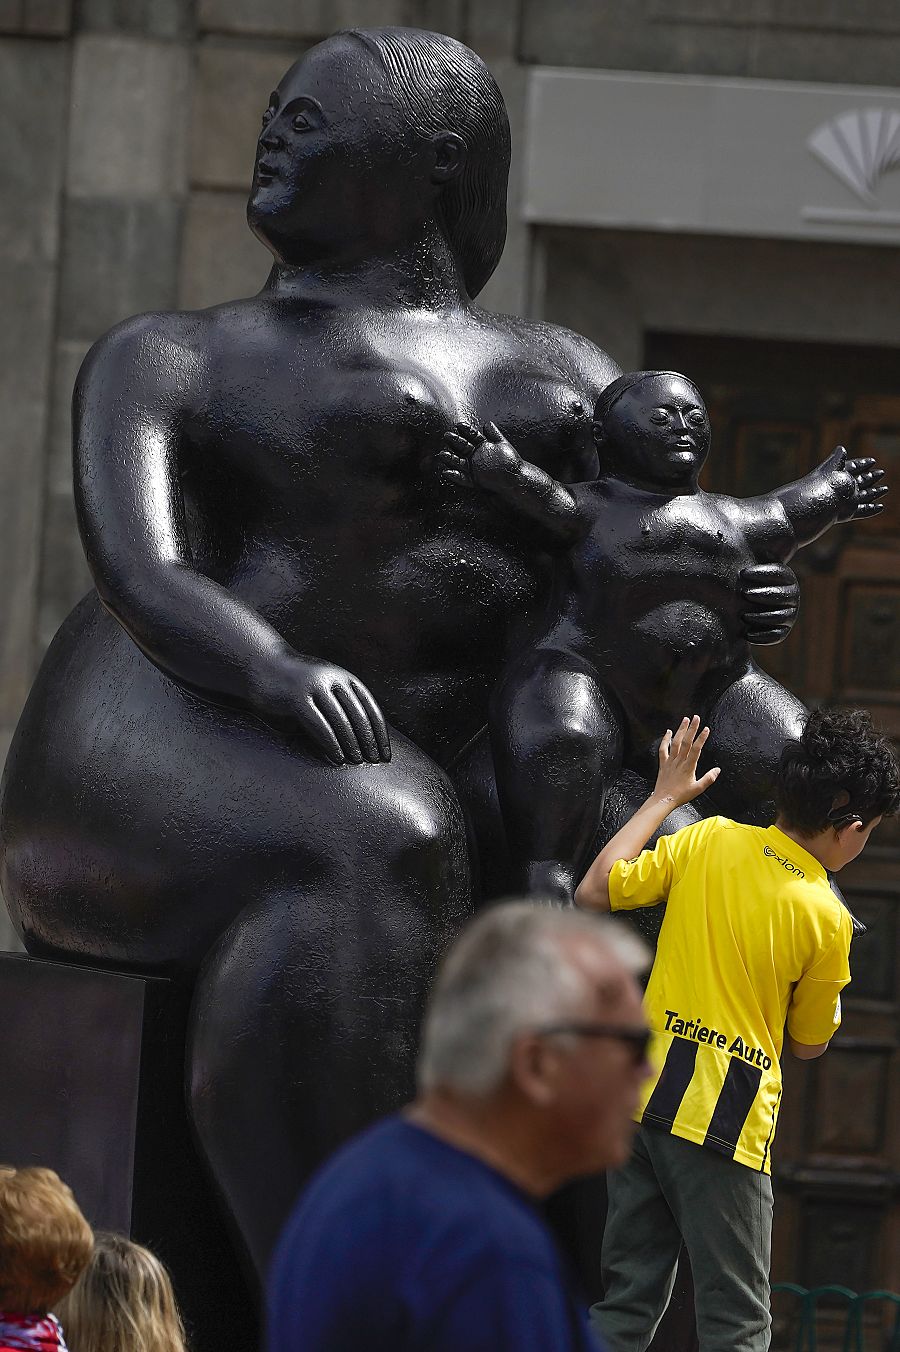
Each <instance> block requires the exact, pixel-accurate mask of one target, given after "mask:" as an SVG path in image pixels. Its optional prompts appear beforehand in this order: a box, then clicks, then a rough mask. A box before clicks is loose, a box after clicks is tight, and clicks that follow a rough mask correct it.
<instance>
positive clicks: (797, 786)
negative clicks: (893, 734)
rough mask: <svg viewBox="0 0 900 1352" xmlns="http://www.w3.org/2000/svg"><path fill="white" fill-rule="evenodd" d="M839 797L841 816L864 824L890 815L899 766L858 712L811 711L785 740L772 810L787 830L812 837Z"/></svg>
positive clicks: (899, 793) (897, 796)
mask: <svg viewBox="0 0 900 1352" xmlns="http://www.w3.org/2000/svg"><path fill="white" fill-rule="evenodd" d="M848 795H849V797H847V796H848ZM845 798H846V799H847V801H846V808H847V812H848V813H855V814H857V815H858V816H860V817H861V818H862V821H863V825H864V826H868V824H869V822H871V821H874V819H875V818H876V817H881V816H887V817H890V816H894V815H895V814H896V813H897V812H898V811H900V766H898V764H897V757H896V754H895V752H894V749H893V747H892V746H891V744H890V742H889V741H888V739H887V738H886V737H884V736H882V735H881V734H880V733H879V732H878V731H877V729H876V728H875V726H874V725H873V723H872V719H871V718H870V716H869V714H868V713H866V711H865V710H864V709H816V710H815V711H814V712H813V713H811V714H810V716H809V718H808V719H807V722H806V726H805V727H804V729H803V732H802V734H801V736H800V740H799V742H788V744H787V746H786V747H785V748H784V751H783V752H782V754H781V765H780V766H779V769H778V779H777V782H776V785H775V800H776V802H777V804H778V811H779V813H780V815H781V816H782V817H783V819H784V822H785V824H786V825H787V826H790V827H793V829H794V830H795V831H799V832H801V834H803V835H806V836H814V835H817V834H818V832H819V831H824V829H825V828H826V827H827V826H828V825H829V824H830V823H829V817H828V814H829V813H830V812H831V811H832V809H833V808H835V807H836V806H838V805H839V804H840V805H843V802H844V799H845Z"/></svg>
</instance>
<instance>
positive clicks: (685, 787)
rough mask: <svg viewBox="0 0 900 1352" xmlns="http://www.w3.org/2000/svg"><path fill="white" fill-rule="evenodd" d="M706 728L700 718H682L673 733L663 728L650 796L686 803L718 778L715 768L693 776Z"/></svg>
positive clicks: (717, 770) (704, 740)
mask: <svg viewBox="0 0 900 1352" xmlns="http://www.w3.org/2000/svg"><path fill="white" fill-rule="evenodd" d="M707 737H709V728H702V729H701V727H700V719H699V718H698V717H697V715H696V714H694V717H693V718H683V719H682V720H681V723H680V724H679V726H678V727H677V728H676V730H675V732H674V734H673V732H672V729H671V728H666V731H665V735H664V736H663V739H662V741H661V742H660V744H659V773H658V775H657V776H656V787H655V789H654V790H653V796H654V798H664V799H666V800H667V801H671V803H672V805H673V806H679V805H680V804H682V803H689V802H690V801H691V799H692V798H698V797H699V796H700V794H701V793H705V792H706V790H707V789H709V788H711V787H712V785H713V784H715V782H716V780H717V779H718V778H719V767H718V766H714V768H713V769H712V770H707V772H706V774H705V775H703V776H702V777H701V778H700V779H698V778H697V762H698V761H699V759H700V752H701V751H702V750H703V748H704V746H705V745H706V739H707Z"/></svg>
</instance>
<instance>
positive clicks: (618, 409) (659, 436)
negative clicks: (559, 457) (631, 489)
mask: <svg viewBox="0 0 900 1352" xmlns="http://www.w3.org/2000/svg"><path fill="white" fill-rule="evenodd" d="M605 432H606V441H605V443H604V445H603V446H602V448H601V451H600V456H601V463H602V464H603V467H604V469H605V470H606V471H607V472H608V473H612V474H616V475H621V476H622V477H623V478H626V479H629V480H630V481H632V482H633V483H636V484H639V485H641V486H642V487H647V488H658V489H662V490H666V489H675V490H681V491H684V490H686V489H691V488H695V487H696V485H697V479H698V476H699V474H700V471H701V470H702V468H703V466H704V464H705V462H706V457H707V455H708V454H709V418H708V417H707V413H706V408H705V407H704V404H703V400H702V399H701V398H700V396H699V395H698V393H697V391H696V390H695V389H694V387H693V385H691V384H690V383H689V382H688V381H686V380H683V379H682V378H681V377H680V376H674V375H673V376H669V375H659V376H650V377H648V379H646V380H642V381H640V382H639V383H638V384H636V385H632V386H631V388H630V389H628V390H626V391H625V392H624V394H622V395H620V396H619V398H618V399H617V400H616V402H615V403H614V404H613V406H612V408H611V409H610V411H609V413H608V414H607V416H606V420H605Z"/></svg>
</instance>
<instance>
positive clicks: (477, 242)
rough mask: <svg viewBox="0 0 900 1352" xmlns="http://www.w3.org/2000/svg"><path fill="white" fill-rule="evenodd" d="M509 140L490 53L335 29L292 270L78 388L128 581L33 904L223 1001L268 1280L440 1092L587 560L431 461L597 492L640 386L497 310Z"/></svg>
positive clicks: (60, 953) (183, 323) (56, 706)
mask: <svg viewBox="0 0 900 1352" xmlns="http://www.w3.org/2000/svg"><path fill="white" fill-rule="evenodd" d="M508 164H509V131H508V123H507V119H506V113H505V109H504V106H503V101H502V98H501V96H500V93H499V90H498V89H497V86H496V84H495V82H494V80H493V78H492V76H491V75H490V72H489V71H488V70H487V68H486V67H485V66H484V64H483V63H482V62H481V61H480V60H479V58H478V57H476V56H475V55H474V54H473V53H472V52H470V51H469V50H468V49H467V48H465V47H463V46H462V45H461V44H460V43H458V42H455V41H454V40H453V39H450V38H446V37H442V36H441V35H438V34H432V33H425V32H420V31H418V30H407V29H379V30H372V31H367V32H363V31H357V32H352V33H344V34H339V35H337V36H336V37H333V38H330V39H328V40H327V41H326V42H324V43H322V44H320V45H319V46H318V47H315V48H313V49H312V50H311V51H310V52H308V53H307V54H306V55H305V56H304V57H303V58H302V59H301V60H300V61H299V62H298V63H297V64H296V65H294V66H293V67H292V68H291V69H290V70H289V71H288V72H287V74H286V75H285V77H284V79H283V80H282V81H281V82H280V84H279V86H278V89H277V90H276V91H275V92H274V94H273V95H272V97H271V99H270V100H269V104H268V107H267V108H266V110H265V114H264V118H263V127H262V130H261V133H260V138H259V145H258V151H257V162H256V168H255V172H254V179H253V186H252V190H251V197H250V202H249V205H248V219H249V222H250V225H251V227H252V229H253V230H254V231H255V232H256V233H257V234H258V236H259V237H260V238H261V239H262V240H263V241H264V242H265V243H266V244H267V246H268V247H269V249H270V250H271V252H272V254H273V257H274V264H273V268H272V271H271V274H270V277H269V280H268V282H267V284H266V286H265V287H264V289H263V291H262V292H261V293H260V294H259V295H258V296H255V297H253V298H251V299H248V300H240V301H235V302H233V303H229V304H224V305H219V306H216V307H214V308H213V309H210V310H207V311H202V312H198V313H187V314H172V313H165V314H153V315H144V316H140V317H139V318H137V319H134V320H131V321H128V322H126V323H125V324H123V325H120V326H119V327H118V328H116V329H115V330H113V331H112V332H111V333H110V334H109V335H107V336H106V337H105V338H103V339H102V340H101V341H100V342H99V343H98V344H97V345H96V346H95V348H94V349H93V350H92V352H91V353H90V354H89V356H88V358H87V360H86V362H85V365H84V367H83V369H82V372H81V375H80V377H79V381H78V386H77V389H76V395H75V436H76V441H75V474H76V501H77V509H78V514H79V521H80V525H81V529H82V534H83V538H84V542H85V548H86V551H87V555H88V558H89V561H90V564H91V568H92V571H93V575H94V578H95V582H96V592H95V593H91V594H90V595H89V596H88V597H86V598H85V600H84V601H83V602H82V603H81V604H80V605H79V606H78V607H77V608H76V610H75V611H74V612H73V613H72V614H71V615H70V616H69V618H68V619H67V620H66V622H65V623H64V625H63V626H62V628H61V630H60V632H59V634H58V635H57V637H56V639H55V640H54V642H53V644H52V645H51V648H50V650H49V652H48V654H47V656H46V659H45V661H44V663H43V666H42V668H41V671H40V673H39V675H38V678H37V680H36V682H35V686H34V689H33V691H32V693H31V696H30V698H29V701H28V704H27V706H26V709H25V711H24V714H23V716H22V720H21V723H20V725H19V728H18V730H17V733H16V736H15V738H14V741H13V745H12V748H11V752H10V756H9V760H8V762H7V769H6V773H5V778H4V787H3V800H2V820H0V831H2V849H3V858H2V881H3V887H4V892H5V894H6V897H7V899H8V902H9V905H10V909H11V912H12V913H13V916H14V918H15V920H16V923H17V925H18V927H19V929H20V931H21V933H22V934H23V936H24V937H25V941H26V944H27V946H28V949H29V951H30V952H32V953H34V954H38V955H42V956H47V957H55V958H62V959H66V960H71V961H75V962H87V963H93V964H95V965H105V966H108V967H112V968H115V969H119V970H125V971H129V970H130V971H138V972H149V973H162V974H167V975H169V976H172V977H173V978H174V979H176V980H177V981H179V982H180V983H182V984H183V986H184V988H185V989H186V990H188V989H192V988H193V990H194V996H193V1013H192V1026H191V1036H190V1042H189V1047H188V1075H189V1084H190V1092H191V1107H192V1112H193V1118H194V1125H195V1128H196V1131H197V1135H198V1138H199V1140H200V1142H201V1145H202V1148H203V1150H204V1153H205V1155H206V1157H207V1160H208V1162H209V1165H210V1168H211V1170H212V1173H213V1175H214V1177H215V1179H216V1181H217V1183H218V1186H219V1188H220V1190H221V1193H222V1195H223V1197H224V1199H225V1202H226V1204H227V1207H228V1209H229V1211H230V1213H231V1217H232V1219H233V1222H234V1226H235V1229H236V1230H237V1232H238V1233H239V1234H240V1236H241V1238H242V1242H243V1244H244V1246H245V1247H246V1249H247V1251H248V1252H249V1254H250V1256H251V1257H252V1260H253V1262H254V1264H255V1265H256V1267H257V1269H258V1270H260V1271H261V1270H262V1269H263V1268H264V1266H265V1263H266V1260H267V1257H268V1253H269V1250H270V1248H271V1245H272V1243H273V1241H274V1238H275V1235H276V1233H277V1230H278V1228H279V1226H280V1223H281V1221H282V1218H283V1216H284V1214H285V1212H286V1209H287V1207H288V1205H289V1202H290V1198H291V1195H292V1193H293V1191H294V1190H295V1189H296V1187H297V1185H298V1184H299V1183H300V1181H301V1180H302V1178H303V1177H304V1176H305V1174H306V1172H307V1171H308V1169H309V1168H310V1167H311V1166H312V1165H313V1164H314V1163H315V1162H317V1161H318V1159H320V1158H321V1157H322V1155H323V1154H324V1153H325V1152H326V1151H327V1150H328V1149H329V1148H330V1147H331V1146H333V1145H334V1144H335V1143H336V1141H338V1140H339V1139H341V1138H343V1137H345V1136H346V1135H348V1134H349V1133H351V1132H352V1131H354V1130H355V1129H356V1128H357V1127H358V1126H360V1125H362V1124H363V1123H364V1122H366V1121H368V1120H369V1119H370V1118H371V1117H372V1116H374V1115H376V1114H377V1113H378V1112H380V1111H383V1110H385V1109H387V1108H390V1107H394V1106H395V1105H396V1104H397V1103H398V1102H399V1101H401V1100H402V1098H403V1097H404V1096H405V1095H406V1094H407V1093H408V1091H409V1087H410V1080H411V1077H410V1068H411V1063H412V1056H413V1050H414V1045H415V1038H416V1031H417V1024H418V1017H419V1010H420V1005H421V1000H422V995H423V991H424V988H425V986H426V984H427V981H428V978H429V976H430V973H431V970H432V966H433V963H434V960H435V958H436V955H437V953H438V951H439V950H440V948H441V947H442V946H443V944H444V943H445V941H446V939H447V938H448V937H449V936H450V934H451V933H452V932H453V931H454V930H455V929H456V927H457V926H458V925H459V923H460V922H461V920H462V919H463V918H464V917H465V916H466V915H467V914H468V913H469V911H470V908H471V905H472V891H473V888H472V887H471V886H470V877H469V871H470V864H471V865H472V867H473V869H474V871H475V872H476V875H477V873H478V869H479V866H480V869H481V878H480V881H479V879H478V877H477V876H476V879H475V884H474V891H475V893H476V895H484V894H485V893H491V892H494V893H496V892H497V891H498V890H501V889H502V888H504V887H505V886H506V885H507V883H508V880H507V878H506V876H505V875H504V873H503V869H502V867H498V866H497V860H498V859H501V856H500V854H499V853H497V852H495V851H494V850H492V849H487V848H486V847H484V845H482V848H481V849H480V850H479V849H478V842H485V841H491V840H495V839H497V838H498V836H497V829H498V824H497V816H496V810H495V806H494V804H493V789H492V779H493V770H492V765H491V759H490V748H489V743H488V738H487V735H486V733H485V731H484V729H485V725H486V722H487V713H488V695H489V691H490V689H491V686H492V685H493V683H494V681H495V679H496V677H497V676H498V674H499V673H500V671H501V669H502V668H503V665H504V662H505V661H506V659H507V656H508V654H509V653H510V652H511V651H512V649H513V648H514V646H515V645H516V644H517V643H518V642H520V641H521V639H522V636H523V635H525V634H527V632H528V630H529V626H530V625H532V624H533V623H534V621H535V618H536V617H537V616H538V615H539V614H540V613H541V608H542V597H543V593H544V590H545V588H546V586H547V583H548V579H549V577H550V573H551V569H552V565H551V560H550V557H549V555H543V554H537V555H536V553H535V550H534V542H533V540H532V538H531V535H530V532H524V533H523V532H522V530H521V528H520V526H519V523H518V522H515V521H513V520H510V521H508V522H503V521H501V522H498V521H497V520H496V519H495V516H494V513H493V510H492V508H491V505H490V504H489V503H482V502H481V501H480V500H479V499H478V498H477V497H475V496H474V495H470V496H468V497H457V498H453V499H451V498H448V495H447V494H446V492H445V491H444V485H443V484H442V482H441V479H440V474H439V472H438V470H437V467H436V466H435V465H434V455H433V452H434V450H435V448H436V447H438V446H439V445H440V443H441V439H442V437H443V435H444V433H445V432H446V431H447V430H449V429H451V428H452V427H454V426H455V425H456V424H457V423H458V422H460V421H461V420H464V421H473V420H474V421H479V422H480V421H481V420H482V418H483V417H484V416H487V413H488V411H489V412H490V416H493V417H496V418H497V419H498V420H499V421H500V423H501V424H502V425H503V426H504V428H506V429H508V430H509V433H510V436H511V437H512V438H513V440H514V442H515V443H516V445H517V446H519V447H520V448H521V449H522V451H523V453H524V454H526V455H527V456H528V458H529V459H530V460H532V461H533V462H534V463H535V464H537V465H539V466H541V467H542V468H544V469H545V470H546V471H547V472H548V473H552V474H553V475H554V476H555V477H556V478H558V479H560V480H562V481H564V482H566V481H570V482H577V481H584V480H586V479H588V478H590V476H591V475H592V474H593V473H594V472H595V468H596V452H595V449H594V445H593V442H592V436H591V419H590V412H591V409H592V408H593V406H594V404H595V402H596V400H597V398H598V397H599V395H600V393H601V391H602V390H603V389H604V388H605V387H606V386H608V385H609V383H610V381H611V380H613V379H614V378H615V377H616V376H617V375H618V374H619V369H618V367H617V366H616V365H615V363H614V362H613V361H612V360H611V359H610V358H609V357H608V356H606V355H605V354H604V353H602V352H600V351H599V350H598V349H597V348H596V347H594V346H593V344H591V343H590V342H588V341H587V340H585V339H583V338H580V337H578V336H577V335H575V334H573V333H570V332H568V331H566V330H562V329H559V328H557V327H555V326H553V325H550V324H542V323H535V322H530V321H527V320H524V319H519V318H514V317H510V316H496V315H492V314H489V313H487V312H486V311H484V310H482V309H480V308H479V307H478V306H477V305H476V304H475V303H474V301H473V297H474V296H475V295H477V293H478V291H479V290H480V289H481V287H482V286H483V285H484V282H485V281H486V280H487V278H488V277H489V276H490V274H491V272H492V270H493V268H494V267H495V266H496V263H497V260H498V259H499V256H500V253H501V250H502V247H503V241H504V237H505V223H506V216H505V203H506V181H507V172H508ZM745 597H746V601H747V609H748V612H749V615H750V618H749V621H748V626H749V630H750V634H751V636H752V637H753V639H754V640H755V641H760V642H765V641H775V640H777V639H778V638H780V637H783V636H784V634H785V633H786V632H787V629H788V628H789V626H790V623H791V621H792V617H793V613H794V610H795V598H796V587H795V583H794V580H793V576H792V574H791V573H790V572H789V570H785V569H776V570H774V571H773V570H771V569H769V570H767V569H760V570H757V571H756V572H752V573H751V574H750V575H748V577H747V578H746V579H745ZM501 863H502V859H501ZM492 868H493V870H494V872H493V874H491V872H490V870H491V869H492ZM201 967H202V970H201ZM198 973H199V976H198Z"/></svg>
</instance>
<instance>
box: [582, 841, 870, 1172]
mask: <svg viewBox="0 0 900 1352" xmlns="http://www.w3.org/2000/svg"><path fill="white" fill-rule="evenodd" d="M609 897H610V905H611V908H612V910H614V911H620V910H630V909H632V908H634V907H638V906H653V905H655V904H657V903H658V902H660V901H667V903H668V904H667V906H666V913H665V918H664V920H663V924H662V929H661V930H660V935H659V942H658V945H657V950H656V958H655V960H654V963H653V970H652V972H651V974H650V980H649V982H648V984H647V992H646V995H645V1006H646V1011H647V1017H648V1020H649V1022H650V1026H651V1028H652V1029H653V1031H654V1034H655V1036H654V1038H653V1043H652V1045H651V1052H650V1059H651V1065H652V1069H653V1074H652V1076H651V1077H650V1079H648V1081H647V1083H646V1085H645V1087H644V1093H643V1096H642V1099H641V1104H640V1109H639V1111H638V1113H637V1117H638V1120H639V1121H640V1120H644V1121H645V1122H646V1123H647V1124H648V1125H653V1126H658V1127H662V1128H664V1129H665V1130H667V1131H671V1132H672V1133H673V1134H674V1135H676V1136H682V1137H684V1138H685V1139H686V1140H689V1141H695V1142H697V1143H698V1144H700V1145H707V1146H711V1147H712V1148H713V1149H714V1150H718V1151H720V1152H722V1153H723V1154H726V1155H730V1156H731V1157H732V1158H734V1159H735V1160H738V1161H739V1162H740V1163H741V1164H746V1165H748V1166H749V1167H750V1168H751V1169H759V1170H762V1171H763V1172H765V1173H770V1172H771V1145H772V1138H773V1136H774V1134H775V1123H776V1120H777V1117H778V1104H779V1101H780V1099H781V1065H780V1062H779V1057H780V1056H781V1047H782V1040H783V1036H784V1026H785V1020H786V1021H787V1026H788V1031H789V1032H790V1034H791V1036H792V1037H793V1038H794V1040H795V1041H797V1042H803V1043H808V1044H815V1043H821V1042H827V1041H828V1039H829V1038H830V1037H831V1035H832V1033H833V1032H834V1031H835V1029H836V1028H837V1027H838V1025H839V1024H840V1021H841V1002H840V993H841V990H842V988H843V987H844V986H846V985H847V983H848V981H849V980H850V966H849V953H850V939H851V936H852V932H853V929H852V920H851V917H850V913H849V911H848V910H847V908H846V907H845V906H844V905H842V904H841V902H840V900H839V899H838V898H837V897H836V896H835V894H834V892H832V890H831V887H830V886H829V883H828V878H827V875H826V872H825V869H824V868H823V867H822V865H821V864H820V863H819V861H818V860H817V859H815V858H814V857H813V856H812V855H811V854H809V853H808V852H807V851H806V850H804V849H802V848H801V846H799V845H798V844H796V842H795V841H793V840H792V839H791V838H790V837H789V836H786V835H785V834H784V833H783V832H782V831H779V829H778V828H777V827H776V826H767V827H760V826H744V825H742V824H740V823H738V822H733V821H729V820H728V819H727V818H726V817H710V818H707V819H706V820H704V821H700V822H696V823H694V824H693V825H692V826H688V827H685V828H684V830H682V831H678V832H676V833H675V834H674V835H671V836H663V837H661V839H660V840H659V842H658V844H657V845H656V848H655V849H653V850H645V851H644V852H643V854H640V855H638V857H637V858H636V859H630V860H624V859H623V860H620V861H619V862H618V863H617V864H615V865H614V866H613V869H612V872H611V874H610V878H609Z"/></svg>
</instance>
